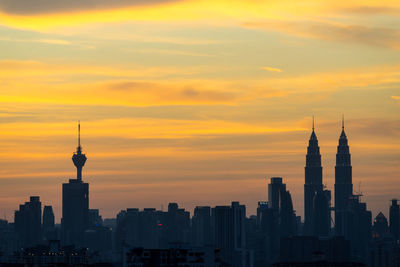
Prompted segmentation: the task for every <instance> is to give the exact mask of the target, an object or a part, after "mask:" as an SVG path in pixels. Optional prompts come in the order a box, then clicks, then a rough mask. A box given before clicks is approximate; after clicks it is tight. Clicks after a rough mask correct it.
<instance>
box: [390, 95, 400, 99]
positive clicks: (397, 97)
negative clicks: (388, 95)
mask: <svg viewBox="0 0 400 267" xmlns="http://www.w3.org/2000/svg"><path fill="white" fill-rule="evenodd" d="M392 98H393V99H396V100H400V96H397V95H392Z"/></svg>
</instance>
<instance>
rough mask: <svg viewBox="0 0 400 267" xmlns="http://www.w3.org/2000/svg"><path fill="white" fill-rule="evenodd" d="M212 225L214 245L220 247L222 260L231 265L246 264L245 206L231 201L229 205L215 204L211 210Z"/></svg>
mask: <svg viewBox="0 0 400 267" xmlns="http://www.w3.org/2000/svg"><path fill="white" fill-rule="evenodd" d="M211 212H212V217H213V225H214V246H215V247H216V248H219V249H221V256H222V258H223V259H224V261H226V262H229V263H231V264H232V266H247V265H245V264H244V263H243V262H244V261H245V258H246V253H247V251H246V228H245V218H246V206H244V205H240V204H239V202H232V205H231V206H216V207H215V208H213V209H212V210H211Z"/></svg>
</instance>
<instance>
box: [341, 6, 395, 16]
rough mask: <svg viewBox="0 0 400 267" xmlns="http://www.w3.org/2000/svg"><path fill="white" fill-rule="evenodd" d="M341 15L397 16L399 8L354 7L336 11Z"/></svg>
mask: <svg viewBox="0 0 400 267" xmlns="http://www.w3.org/2000/svg"><path fill="white" fill-rule="evenodd" d="M338 11H339V12H341V13H353V14H359V15H380V14H389V15H399V14H400V8H399V7H398V6H355V7H347V8H340V9H338Z"/></svg>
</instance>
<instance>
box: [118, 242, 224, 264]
mask: <svg viewBox="0 0 400 267" xmlns="http://www.w3.org/2000/svg"><path fill="white" fill-rule="evenodd" d="M124 266H126V267H223V266H231V265H228V264H224V263H223V262H222V260H221V257H220V251H219V250H218V249H214V248H212V247H202V248H170V249H143V248H136V249H132V250H131V251H130V252H128V253H127V255H126V260H125V265H124Z"/></svg>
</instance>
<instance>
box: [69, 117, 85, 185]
mask: <svg viewBox="0 0 400 267" xmlns="http://www.w3.org/2000/svg"><path fill="white" fill-rule="evenodd" d="M72 161H73V162H74V165H75V167H76V179H77V180H78V181H82V168H83V166H84V165H85V162H86V156H85V154H82V147H81V122H80V121H78V147H77V148H76V152H75V153H74V155H73V156H72Z"/></svg>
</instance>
